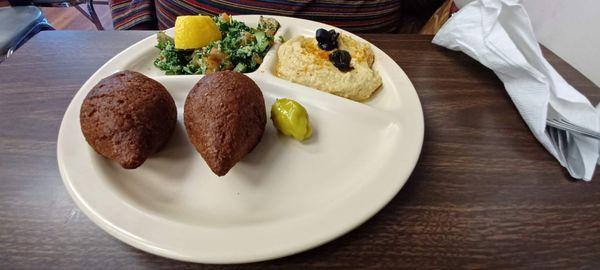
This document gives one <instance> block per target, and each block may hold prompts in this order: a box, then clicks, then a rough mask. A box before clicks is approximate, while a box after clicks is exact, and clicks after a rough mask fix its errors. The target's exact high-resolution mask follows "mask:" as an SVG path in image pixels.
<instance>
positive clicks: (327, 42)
mask: <svg viewBox="0 0 600 270" xmlns="http://www.w3.org/2000/svg"><path fill="white" fill-rule="evenodd" d="M339 35H340V34H338V33H336V32H335V30H333V29H331V30H329V31H327V30H325V29H323V28H319V29H317V33H316V35H315V36H316V39H317V43H318V45H319V48H321V49H323V50H326V51H331V50H333V49H335V48H337V46H338V41H337V40H338V36H339Z"/></svg>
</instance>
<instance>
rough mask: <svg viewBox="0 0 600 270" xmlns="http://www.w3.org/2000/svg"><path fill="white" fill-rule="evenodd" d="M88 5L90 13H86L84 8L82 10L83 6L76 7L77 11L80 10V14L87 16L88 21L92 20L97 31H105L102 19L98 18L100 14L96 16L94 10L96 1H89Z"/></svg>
mask: <svg viewBox="0 0 600 270" xmlns="http://www.w3.org/2000/svg"><path fill="white" fill-rule="evenodd" d="M102 4H104V3H102ZM86 5H87V9H88V12H85V10H83V8H81V6H75V8H76V9H77V10H79V12H81V14H83V16H85V17H86V18H87V19H88V20H90V21H91V22H92V23H93V24H94V25H95V26H96V29H98V30H104V27H103V26H102V23H101V22H100V19H99V18H98V14H96V10H95V9H94V1H93V0H87V1H86Z"/></svg>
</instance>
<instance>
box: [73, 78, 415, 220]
mask: <svg viewBox="0 0 600 270" xmlns="http://www.w3.org/2000/svg"><path fill="white" fill-rule="evenodd" d="M156 79H157V80H158V81H160V82H161V83H162V84H163V85H165V87H166V88H167V89H168V90H169V92H170V93H171V95H172V96H173V98H174V99H175V101H176V104H177V108H178V116H179V119H178V123H177V129H176V131H175V134H174V136H173V137H172V138H171V140H170V142H169V143H168V145H167V146H166V147H165V148H164V150H163V151H161V152H159V153H157V154H155V155H153V156H152V157H151V158H150V159H148V160H147V161H146V162H145V163H144V164H143V165H142V166H141V167H139V168H138V169H135V170H124V169H122V168H121V167H120V166H119V165H117V164H116V163H114V162H112V161H109V160H107V159H105V158H102V157H100V156H99V155H98V154H96V153H95V152H94V151H93V150H92V149H91V148H90V147H89V146H87V145H82V146H81V147H82V148H84V149H85V150H84V152H86V153H87V154H86V155H85V156H84V157H83V158H84V159H86V160H89V163H90V164H91V167H90V169H91V170H97V172H98V174H99V180H100V181H105V184H106V188H107V189H108V190H111V191H113V192H116V193H117V194H116V195H117V197H120V198H123V199H125V200H126V203H128V204H131V205H133V206H134V207H136V208H138V209H139V211H141V212H146V213H148V214H152V215H157V216H160V217H163V218H165V219H169V220H172V221H178V222H181V223H186V224H190V225H197V226H203V227H215V228H218V227H223V226H237V225H242V224H246V225H247V224H253V223H263V222H272V221H277V220H280V219H288V218H294V217H297V216H299V215H303V214H305V213H307V212H310V211H311V210H314V209H319V208H320V207H323V206H325V205H328V204H330V203H331V202H332V201H336V200H337V199H339V198H342V197H344V196H345V194H348V193H350V191H351V190H353V189H355V188H356V187H358V186H360V185H361V184H364V183H363V182H365V181H367V182H368V181H373V180H374V179H373V176H375V175H377V174H378V171H377V169H378V168H379V166H378V164H380V163H381V161H382V160H389V159H391V158H393V156H395V155H397V152H398V149H399V148H400V147H399V145H398V143H399V142H400V141H402V134H403V132H402V126H401V125H400V124H399V123H397V122H395V121H393V120H392V118H389V117H388V115H386V114H384V113H381V112H379V111H377V110H374V109H373V108H370V107H368V106H366V105H364V104H360V103H355V102H352V101H347V100H344V99H339V98H335V97H331V96H330V95H328V94H325V93H320V92H314V91H312V89H308V88H307V89H302V88H301V89H296V90H295V91H293V92H292V95H290V94H289V93H288V92H287V91H284V90H282V89H286V90H289V89H290V87H289V86H285V85H284V83H282V82H278V83H273V82H268V81H264V80H262V79H260V78H255V81H256V82H257V84H258V85H259V86H260V88H261V89H262V91H263V95H264V97H265V104H266V106H267V108H266V110H267V117H269V116H270V107H271V105H272V104H273V103H274V102H275V100H276V99H277V98H283V97H289V98H293V99H295V100H297V101H299V102H300V103H302V104H303V105H304V106H305V107H306V108H307V110H308V112H309V117H310V120H311V123H312V126H313V131H314V134H313V137H312V138H311V139H309V140H307V141H305V142H298V141H295V140H293V139H292V138H290V137H285V136H283V135H281V134H279V133H278V132H277V130H276V129H275V128H274V126H273V124H272V123H271V121H270V119H269V121H268V122H267V126H266V131H265V134H264V136H263V138H262V141H261V142H260V143H259V144H258V145H257V146H256V148H255V149H254V150H253V151H252V152H251V153H250V154H249V155H248V156H246V157H245V158H244V159H243V160H242V161H241V162H240V163H238V164H237V165H236V166H235V167H234V168H233V169H232V170H231V171H230V172H229V173H228V174H227V175H226V176H224V177H221V178H219V177H217V176H215V175H214V174H213V173H212V172H211V171H210V169H209V168H208V166H207V165H206V163H205V162H204V160H203V159H202V157H201V156H200V154H198V153H197V152H196V151H195V149H194V147H193V146H192V145H191V144H190V142H189V141H188V139H187V135H186V131H185V127H184V125H183V117H182V115H183V105H184V102H185V98H186V96H187V93H188V92H189V90H190V89H191V88H192V86H193V85H194V84H195V83H196V82H197V79H196V78H193V77H192V76H186V77H184V78H176V77H158V78H156ZM74 128H75V127H74ZM80 141H81V140H80Z"/></svg>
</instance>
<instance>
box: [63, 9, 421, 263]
mask: <svg viewBox="0 0 600 270" xmlns="http://www.w3.org/2000/svg"><path fill="white" fill-rule="evenodd" d="M258 16H261V15H237V16H233V17H234V18H236V19H241V20H243V19H244V18H249V17H258ZM264 16H269V17H273V18H276V19H277V18H284V19H285V20H288V19H291V20H299V21H305V22H308V23H311V24H315V23H316V24H319V25H323V26H325V27H329V28H333V29H336V31H340V32H343V33H346V34H349V35H351V36H352V38H355V39H357V40H360V41H362V42H366V43H367V44H369V45H370V46H371V47H372V48H373V49H375V50H378V51H380V52H381V53H382V54H383V55H385V56H386V57H388V58H390V59H391V60H392V61H393V62H394V64H395V65H396V66H397V67H398V68H399V69H400V70H401V71H402V75H403V76H405V77H406V79H407V81H408V83H410V86H411V87H412V89H409V90H410V91H412V92H414V93H413V94H414V97H415V100H414V101H416V104H415V105H418V106H414V107H415V108H417V109H418V113H417V115H415V116H417V117H418V119H417V120H416V121H415V122H417V123H419V126H418V127H416V128H417V129H418V130H417V133H416V134H417V135H418V145H417V147H416V149H417V154H416V156H414V158H411V159H410V160H411V161H412V162H411V164H410V166H408V168H410V170H407V172H406V175H404V176H401V177H398V178H400V179H398V180H397V181H396V182H395V183H396V187H397V188H395V189H394V190H393V192H390V193H389V194H390V195H389V196H388V197H386V198H384V199H382V200H380V201H378V203H377V204H376V205H375V206H374V207H373V209H375V210H373V211H370V212H369V213H366V214H363V215H355V216H356V217H355V218H354V222H353V223H352V224H349V225H346V226H345V228H344V229H338V230H336V233H331V234H327V235H326V236H324V237H320V238H315V239H313V240H312V241H309V242H307V243H305V244H304V245H301V246H300V247H295V248H291V249H279V252H272V253H269V254H264V255H263V256H256V255H255V256H253V257H252V258H247V257H244V258H241V257H237V258H228V259H223V258H219V259H214V260H212V259H210V258H197V257H190V256H185V255H182V254H179V253H177V252H172V251H169V250H165V249H162V248H160V247H157V246H154V245H152V244H151V243H148V242H144V241H143V239H138V238H136V237H135V236H133V235H132V234H131V233H128V232H127V231H123V230H122V229H120V228H118V227H116V226H115V225H114V224H113V223H112V222H110V221H109V220H105V219H104V218H103V217H102V216H101V215H100V214H99V213H97V212H96V211H95V210H94V208H93V207H91V206H90V205H89V204H88V203H87V202H86V201H85V199H84V198H82V197H81V194H79V193H78V192H77V190H76V189H75V188H74V186H73V183H72V181H70V179H69V176H68V175H67V170H68V169H67V165H66V164H65V162H64V160H63V159H62V158H61V157H62V156H63V153H62V151H63V147H64V146H63V145H62V142H61V138H63V137H64V134H63V133H64V132H65V127H64V126H65V121H67V113H68V112H69V111H70V109H71V107H73V106H75V104H74V101H75V99H76V97H77V95H78V94H79V93H80V92H81V91H82V90H84V88H89V86H88V84H91V83H92V79H93V78H96V77H98V74H99V73H100V72H101V71H102V70H104V69H105V68H106V67H107V66H108V65H109V64H111V63H112V62H113V61H116V59H119V58H121V57H123V55H124V54H125V53H126V52H127V51H128V50H129V49H130V48H131V47H134V46H137V45H138V44H140V43H143V42H145V41H146V40H148V39H152V38H154V37H155V36H156V34H152V35H150V36H148V37H146V38H143V39H141V40H140V41H138V42H135V43H134V44H132V45H130V46H129V47H127V48H125V49H124V50H122V51H121V52H119V53H117V54H116V55H115V56H114V57H112V58H111V59H110V60H108V61H107V62H106V63H104V64H103V65H102V66H101V67H100V68H98V69H97V70H96V71H95V72H94V73H93V74H92V75H91V76H90V77H89V78H88V79H87V80H86V82H85V83H84V84H83V85H82V86H81V87H80V88H79V90H78V91H77V92H76V93H75V94H74V96H73V98H72V99H71V101H70V103H69V105H68V107H67V110H66V111H65V113H64V115H63V119H62V120H61V124H60V128H59V132H58V137H57V152H56V153H57V161H58V167H59V172H60V175H61V178H62V181H63V184H64V185H65V187H66V189H67V191H68V193H69V195H70V196H71V198H72V200H73V201H74V202H75V204H76V205H77V206H78V208H79V209H80V210H82V212H84V214H85V215H86V216H87V217H88V218H89V219H90V220H91V221H92V222H93V223H94V224H96V225H97V226H99V227H100V228H102V229H103V230H104V231H105V232H107V233H108V234H110V235H111V236H113V237H115V238H117V239H119V240H120V241H122V242H124V243H126V244H128V245H130V246H133V247H135V248H137V249H140V250H143V251H145V252H148V253H151V254H154V255H158V256H162V257H167V258H171V259H176V260H180V261H187V262H195V263H217V264H232V263H249V262H258V261H264V260H270V259H275V258H280V257H284V256H289V255H293V254H296V253H300V252H303V251H306V250H308V249H312V248H315V247H317V246H320V245H323V244H325V243H327V242H330V241H332V240H334V239H336V238H338V237H340V236H342V235H344V234H346V233H348V232H350V231H352V230H354V229H355V228H357V227H359V226H360V225H362V224H363V223H365V222H366V221H367V220H369V219H371V218H372V217H373V216H374V215H376V214H377V213H379V212H380V211H381V210H382V209H383V208H384V207H385V206H386V205H387V204H388V203H389V202H390V201H391V200H392V199H393V198H395V197H396V195H397V194H398V193H399V191H400V190H401V189H402V187H403V186H404V185H405V184H406V182H407V181H408V178H409V177H410V176H411V174H412V172H413V171H414V168H415V167H416V164H417V162H418V160H419V157H420V154H421V151H422V147H423V141H424V133H425V122H424V115H423V107H422V105H421V102H420V99H419V96H418V94H417V91H416V89H415V88H414V85H413V84H412V82H411V81H410V79H409V78H408V76H407V75H406V73H405V72H404V70H402V68H401V67H400V66H399V65H398V64H397V63H396V62H395V61H394V60H393V59H392V58H391V57H389V55H387V54H386V53H385V52H384V51H383V50H381V49H379V48H378V47H376V46H375V45H373V44H371V43H370V42H368V41H367V40H365V39H363V38H362V37H360V36H357V35H355V34H353V33H351V32H348V31H345V30H343V29H339V28H337V27H334V26H330V25H327V24H324V23H320V22H316V21H311V20H306V19H299V18H293V17H286V16H271V15H264ZM411 102H412V101H411ZM415 113H416V112H415ZM411 128H414V127H411Z"/></svg>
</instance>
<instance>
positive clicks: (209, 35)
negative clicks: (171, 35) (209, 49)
mask: <svg viewBox="0 0 600 270" xmlns="http://www.w3.org/2000/svg"><path fill="white" fill-rule="evenodd" d="M220 39H221V31H219V27H217V24H216V23H215V22H214V21H213V20H212V19H211V18H210V17H209V16H202V15H198V16H177V20H175V48H176V49H183V50H186V49H198V48H202V47H204V46H206V45H208V43H210V42H212V41H215V40H220Z"/></svg>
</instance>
